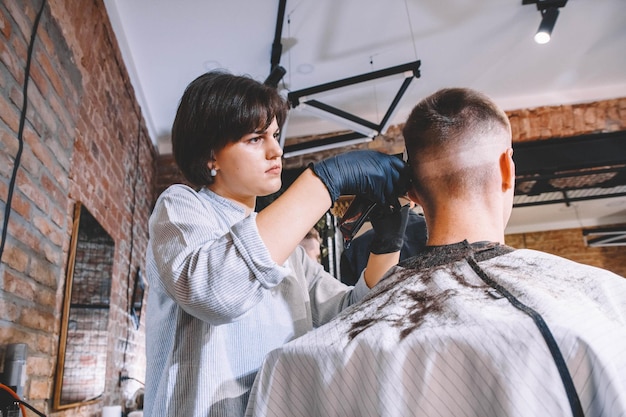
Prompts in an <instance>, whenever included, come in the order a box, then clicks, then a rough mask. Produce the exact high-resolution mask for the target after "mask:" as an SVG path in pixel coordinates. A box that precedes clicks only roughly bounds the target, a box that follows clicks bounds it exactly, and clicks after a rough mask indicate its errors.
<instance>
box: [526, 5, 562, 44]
mask: <svg viewBox="0 0 626 417" xmlns="http://www.w3.org/2000/svg"><path fill="white" fill-rule="evenodd" d="M566 3H567V0H522V5H526V4H536V5H537V10H539V12H540V13H541V23H540V24H539V29H537V33H536V34H535V42H537V43H539V44H544V43H548V42H550V38H551V37H552V30H554V24H555V23H556V19H557V17H559V8H560V7H565V4H566Z"/></svg>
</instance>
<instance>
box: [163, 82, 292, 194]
mask: <svg viewBox="0 0 626 417" xmlns="http://www.w3.org/2000/svg"><path fill="white" fill-rule="evenodd" d="M287 110H288V106H287V104H286V102H285V100H284V99H283V98H282V97H281V96H280V94H279V93H278V92H277V91H276V89H275V88H272V87H269V86H266V85H263V84H261V83H260V82H258V81H255V80H253V79H252V78H250V77H246V76H237V75H232V74H229V73H226V72H220V71H214V72H208V73H206V74H203V75H201V76H199V77H198V78H196V79H195V80H193V81H192V82H191V83H190V84H189V85H188V86H187V88H186V90H185V92H184V94H183V96H182V98H181V100H180V104H179V106H178V111H177V113H176V118H175V120H174V124H173V126H172V151H173V154H174V158H175V160H176V164H177V165H178V167H179V168H180V170H181V171H182V173H183V175H184V176H185V178H187V180H189V181H190V182H191V183H193V184H195V185H208V184H211V183H212V182H213V178H212V177H211V174H210V168H209V167H208V162H209V161H210V160H211V157H212V153H213V152H215V151H218V150H220V149H222V148H223V147H224V146H225V145H226V144H227V143H229V142H237V141H238V140H239V139H241V138H242V137H243V136H244V135H246V134H249V133H252V132H255V131H264V130H266V129H267V128H268V126H269V125H270V124H271V123H272V121H273V120H274V118H276V120H277V122H278V126H279V127H280V126H282V125H283V122H284V121H285V118H286V115H287Z"/></svg>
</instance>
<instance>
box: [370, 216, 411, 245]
mask: <svg viewBox="0 0 626 417" xmlns="http://www.w3.org/2000/svg"><path fill="white" fill-rule="evenodd" d="M410 209H411V208H410V207H409V205H408V204H407V205H406V206H404V207H402V208H400V209H397V208H394V209H393V210H390V209H387V208H377V209H376V212H375V213H372V215H371V217H370V222H371V223H372V229H374V239H372V243H371V244H370V252H371V253H374V254H377V255H381V254H383V253H392V252H398V251H399V250H400V249H402V245H403V244H404V232H405V230H406V225H407V223H408V220H409V210H410Z"/></svg>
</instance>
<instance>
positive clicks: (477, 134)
mask: <svg viewBox="0 0 626 417" xmlns="http://www.w3.org/2000/svg"><path fill="white" fill-rule="evenodd" d="M403 134H404V140H405V145H406V149H407V155H408V162H409V164H410V166H411V169H412V181H413V187H414V190H413V191H412V192H413V193H414V195H415V196H416V198H417V199H418V200H419V203H420V204H421V205H422V206H423V207H424V210H425V211H426V210H429V211H430V212H431V213H432V212H434V210H436V209H437V207H441V205H443V204H450V203H452V202H462V203H463V204H467V203H470V202H472V201H480V202H484V201H485V199H489V198H491V197H493V196H495V193H498V192H499V193H502V196H506V197H505V198H506V199H507V201H506V202H505V203H506V204H508V203H509V202H508V200H510V204H512V193H513V185H514V184H513V182H514V165H513V161H512V158H511V156H512V149H511V126H510V124H509V119H508V117H507V115H506V114H505V113H504V112H503V111H502V110H501V109H500V108H499V107H498V106H497V105H496V104H495V103H494V102H493V101H492V100H490V99H489V98H488V97H487V96H485V95H484V94H481V93H479V92H477V91H474V90H471V89H466V88H450V89H443V90H439V91H438V92H436V93H434V94H432V95H431V96H429V97H426V98H425V99H423V100H422V101H420V102H419V103H418V104H417V105H416V106H415V107H414V109H413V110H412V112H411V114H410V116H409V118H408V120H407V122H406V124H405V127H404V129H403ZM503 164H504V165H503ZM506 204H505V205H506ZM508 210H509V212H508V213H504V214H505V216H506V217H507V218H506V220H508V215H510V207H509V208H508Z"/></svg>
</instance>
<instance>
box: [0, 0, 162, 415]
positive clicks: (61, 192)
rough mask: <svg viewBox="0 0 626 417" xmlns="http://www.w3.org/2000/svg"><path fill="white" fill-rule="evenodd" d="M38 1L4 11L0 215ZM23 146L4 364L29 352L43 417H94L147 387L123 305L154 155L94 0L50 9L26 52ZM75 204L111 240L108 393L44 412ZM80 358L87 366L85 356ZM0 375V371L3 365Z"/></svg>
mask: <svg viewBox="0 0 626 417" xmlns="http://www.w3.org/2000/svg"><path fill="white" fill-rule="evenodd" d="M40 5H41V1H40V0H3V1H2V2H0V208H1V210H0V213H2V214H4V211H5V210H4V209H5V208H6V202H7V195H8V189H9V179H10V177H11V173H12V170H13V167H14V163H15V159H16V155H17V153H18V139H17V138H18V128H19V120H20V112H21V109H22V100H23V85H24V80H25V66H26V57H27V49H28V43H29V41H30V37H31V33H32V29H33V24H34V20H35V17H36V14H37V11H38V10H39V7H40ZM29 80H30V84H29V89H28V111H27V113H26V123H25V128H24V134H23V138H24V146H23V153H22V156H21V163H20V166H19V170H18V174H17V178H16V188H15V192H14V195H13V199H12V209H11V217H10V221H9V226H8V228H7V232H8V236H7V241H6V246H5V250H4V253H3V254H2V259H1V263H0V357H1V356H2V355H3V353H4V350H5V347H6V345H7V344H10V343H26V344H28V360H27V380H26V386H25V389H24V395H25V397H26V399H27V401H28V402H29V404H31V405H33V406H34V407H36V408H37V409H38V410H41V411H43V412H44V413H46V414H47V415H50V416H78V417H82V416H99V415H101V409H102V406H104V405H113V404H123V403H124V401H125V399H128V398H130V396H131V395H132V394H133V393H134V390H136V389H137V388H139V385H138V384H137V383H135V382H133V381H127V382H125V383H123V384H122V387H119V386H118V375H119V372H120V371H122V370H125V371H126V373H127V374H128V375H129V376H131V377H133V378H137V379H138V380H140V381H143V380H144V374H145V357H144V356H145V355H144V349H145V340H144V331H143V323H142V325H141V327H140V329H139V330H138V331H136V330H134V328H133V327H132V322H131V318H130V315H129V313H128V311H129V303H130V301H129V298H130V296H131V292H132V279H133V278H134V275H135V271H136V270H137V268H141V269H144V268H143V265H144V258H145V251H146V245H147V221H148V216H149V214H150V211H151V208H152V205H153V202H154V198H155V192H154V190H155V183H154V181H155V180H156V178H157V175H156V150H155V147H154V145H153V144H152V142H151V140H150V138H149V137H148V134H147V130H146V127H145V124H144V121H143V118H142V114H141V110H140V107H139V105H138V104H137V101H136V98H135V93H134V91H133V89H132V86H131V84H130V80H129V78H128V74H127V71H126V69H125V67H124V64H123V61H122V58H121V54H120V52H119V49H118V46H117V41H116V39H115V36H114V34H113V30H112V28H111V26H110V23H109V20H108V17H107V14H106V10H105V7H104V4H103V2H102V0H92V1H81V2H80V5H77V4H76V2H73V1H68V0H60V1H54V2H47V3H46V6H45V8H44V12H43V15H42V17H41V21H40V25H39V28H38V30H37V38H36V42H35V44H34V50H33V55H32V63H31V72H30V78H29ZM79 201H80V202H82V203H83V205H84V206H85V207H86V208H87V209H88V210H89V211H90V212H91V214H92V215H93V216H94V217H95V218H96V219H97V221H98V222H99V223H100V224H101V225H102V226H103V228H104V229H105V230H106V231H107V232H108V233H109V234H110V236H111V237H112V239H113V241H114V242H115V248H114V252H113V254H112V256H113V271H112V278H111V287H110V298H109V300H110V306H109V309H108V316H109V323H108V327H107V329H106V332H105V333H103V337H105V340H104V343H105V344H106V346H107V350H108V352H107V355H106V361H105V363H104V364H103V365H102V366H104V367H105V368H106V378H105V380H104V381H99V383H101V384H102V385H103V386H104V394H103V395H102V397H101V398H99V399H98V401H96V402H95V403H93V404H90V405H84V406H80V407H76V408H71V409H68V410H63V411H55V410H52V409H51V405H52V400H51V398H52V395H53V389H54V376H55V369H56V363H57V356H58V355H57V350H58V347H59V333H60V327H61V324H60V317H61V311H62V306H63V299H64V290H65V273H66V262H67V260H68V249H69V244H70V237H71V232H72V222H73V215H74V205H75V203H76V202H79ZM85 360H87V359H85ZM0 366H2V363H1V361H0Z"/></svg>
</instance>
